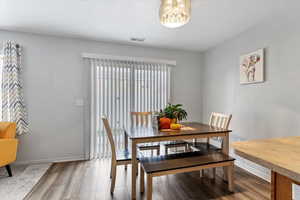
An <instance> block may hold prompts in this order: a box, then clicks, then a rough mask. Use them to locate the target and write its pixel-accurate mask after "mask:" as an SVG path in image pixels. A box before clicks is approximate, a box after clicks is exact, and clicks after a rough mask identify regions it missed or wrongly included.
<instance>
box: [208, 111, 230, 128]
mask: <svg viewBox="0 0 300 200" xmlns="http://www.w3.org/2000/svg"><path fill="white" fill-rule="evenodd" d="M231 118H232V115H231V114H230V115H226V114H222V113H216V112H213V113H211V115H210V119H209V125H211V126H214V127H218V128H224V129H228V127H229V124H230V121H231Z"/></svg>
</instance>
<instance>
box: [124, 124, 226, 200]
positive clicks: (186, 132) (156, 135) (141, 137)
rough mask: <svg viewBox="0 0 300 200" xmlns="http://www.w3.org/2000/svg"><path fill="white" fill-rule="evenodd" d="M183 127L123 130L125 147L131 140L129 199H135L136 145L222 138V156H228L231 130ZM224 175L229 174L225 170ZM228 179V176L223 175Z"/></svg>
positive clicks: (203, 125) (207, 126)
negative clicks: (167, 130) (164, 129)
mask: <svg viewBox="0 0 300 200" xmlns="http://www.w3.org/2000/svg"><path fill="white" fill-rule="evenodd" d="M182 125H183V127H182V128H181V130H178V131H171V132H165V131H159V130H157V129H155V128H152V127H140V126H135V127H131V128H128V129H125V145H126V148H128V139H130V140H131V156H132V171H131V199H136V178H137V170H138V160H137V145H138V144H141V143H149V142H163V141H176V140H192V139H199V138H212V137H222V138H223V148H222V152H223V153H224V154H227V155H228V154H229V133H230V132H231V130H228V129H223V128H217V127H212V126H210V125H207V124H203V123H198V122H186V123H182ZM224 172H225V173H229V172H228V171H227V170H225V171H224ZM225 177H228V174H225Z"/></svg>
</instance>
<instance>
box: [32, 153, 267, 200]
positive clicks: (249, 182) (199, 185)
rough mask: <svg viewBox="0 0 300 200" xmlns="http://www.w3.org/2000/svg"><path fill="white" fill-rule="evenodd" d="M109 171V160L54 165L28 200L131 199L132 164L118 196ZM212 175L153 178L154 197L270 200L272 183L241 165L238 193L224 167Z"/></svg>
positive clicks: (119, 182) (237, 173)
mask: <svg viewBox="0 0 300 200" xmlns="http://www.w3.org/2000/svg"><path fill="white" fill-rule="evenodd" d="M109 171H110V161H109V160H108V159H106V160H94V161H88V162H67V163H57V164H54V165H53V166H52V167H51V168H50V169H49V171H48V172H47V174H46V175H45V176H44V177H43V178H42V179H41V181H40V182H39V184H38V185H37V186H36V187H35V188H34V189H33V191H32V192H31V193H30V194H29V195H27V198H26V200H44V199H45V200H61V199H62V200H79V199H80V200H96V199H99V200H113V199H116V200H129V199H130V191H131V188H130V182H131V181H130V178H131V175H130V171H131V169H130V167H128V170H127V171H125V169H124V166H119V167H118V170H117V180H116V188H115V193H114V196H111V195H110V179H109ZM219 172H220V173H219ZM209 174H211V173H207V174H206V175H205V176H204V177H202V178H200V176H199V173H198V172H194V173H185V174H177V175H169V176H163V177H156V178H154V179H153V180H154V181H153V199H154V200H206V199H218V200H221V199H222V200H244V199H245V200H248V199H251V200H264V199H270V184H269V183H267V182H266V181H264V180H262V179H260V178H257V177H255V176H253V175H251V174H249V173H247V172H246V171H244V170H242V169H240V168H237V167H236V168H235V189H234V191H235V192H234V193H230V192H228V190H227V185H226V183H224V182H223V180H222V179H221V177H220V176H221V170H217V178H216V180H215V181H213V180H212V179H210V178H209ZM137 182H138V183H139V181H137ZM137 191H138V192H137V194H138V195H137V199H142V200H144V199H146V198H145V197H146V195H145V194H144V195H141V194H140V193H139V188H138V190H137Z"/></svg>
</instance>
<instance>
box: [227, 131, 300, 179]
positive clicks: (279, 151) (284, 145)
mask: <svg viewBox="0 0 300 200" xmlns="http://www.w3.org/2000/svg"><path fill="white" fill-rule="evenodd" d="M232 147H233V148H234V150H235V153H236V154H237V155H239V156H242V157H244V158H246V159H248V160H251V161H252V162H255V163H257V164H260V165H262V166H264V167H266V168H269V169H271V170H273V171H275V172H277V173H279V174H282V175H284V176H286V177H289V178H290V179H292V180H295V181H298V182H299V184H300V156H299V155H300V136H292V137H284V138H270V139H260V140H252V141H241V142H234V143H232Z"/></svg>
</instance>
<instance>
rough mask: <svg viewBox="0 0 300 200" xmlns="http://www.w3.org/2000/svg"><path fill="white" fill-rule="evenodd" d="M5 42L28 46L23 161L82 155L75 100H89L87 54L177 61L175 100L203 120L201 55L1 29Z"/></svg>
mask: <svg viewBox="0 0 300 200" xmlns="http://www.w3.org/2000/svg"><path fill="white" fill-rule="evenodd" d="M5 40H15V41H17V42H18V43H20V44H21V45H22V46H23V48H24V53H23V66H24V72H23V73H24V74H23V79H24V91H25V100H26V103H27V105H28V115H29V122H30V129H31V133H30V134H28V135H25V136H21V137H20V145H19V152H18V162H19V163H20V162H26V163H27V162H41V161H54V160H55V161H58V160H73V159H82V158H83V156H84V153H85V152H84V135H85V134H88V133H87V132H85V131H84V130H83V129H84V126H83V121H84V113H83V107H77V106H75V99H77V98H86V97H85V95H86V92H85V90H86V88H87V87H86V84H87V83H86V82H85V81H84V80H86V79H85V77H84V76H85V75H86V74H87V73H86V71H85V70H87V69H85V67H84V65H83V60H82V58H81V53H83V52H86V53H98V54H112V55H124V56H135V57H150V58H164V59H172V60H176V61H177V66H176V67H175V68H174V86H173V90H174V98H173V100H174V102H175V103H183V104H184V105H185V107H186V108H187V110H188V113H189V119H190V120H196V121H200V120H201V117H202V112H201V102H200V99H201V96H200V95H201V90H200V89H199V85H200V82H201V80H200V76H201V66H202V56H201V55H199V53H194V52H186V51H175V50H165V49H156V48H142V47H137V46H128V45H127V46H126V45H117V44H108V43H101V42H94V41H87V40H78V39H67V38H62V37H61V38H60V37H50V36H42V35H33V34H25V33H15V32H7V31H0V41H5Z"/></svg>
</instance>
